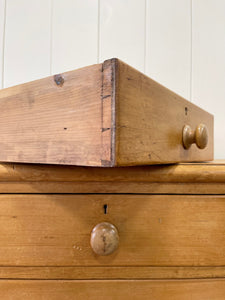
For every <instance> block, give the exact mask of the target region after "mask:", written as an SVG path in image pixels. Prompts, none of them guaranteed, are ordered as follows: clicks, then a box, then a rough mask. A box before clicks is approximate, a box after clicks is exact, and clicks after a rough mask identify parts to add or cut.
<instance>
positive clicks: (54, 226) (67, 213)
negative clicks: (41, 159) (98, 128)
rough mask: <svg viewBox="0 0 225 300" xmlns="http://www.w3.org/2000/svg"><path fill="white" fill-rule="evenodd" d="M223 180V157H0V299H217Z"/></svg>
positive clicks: (222, 270)
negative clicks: (103, 163)
mask: <svg viewBox="0 0 225 300" xmlns="http://www.w3.org/2000/svg"><path fill="white" fill-rule="evenodd" d="M224 183H225V163H223V162H222V161H214V162H212V163H199V164H198V163H195V164H191V163H190V164H177V165H165V166H148V167H124V168H91V167H72V166H69V167H65V166H52V165H49V166H44V165H24V164H1V165H0V193H1V195H0V278H1V280H0V298H1V299H60V300H61V299H157V300H162V299H163V300H164V299H173V300H178V299H179V300H180V299H184V300H186V299H191V300H201V299H202V300H203V299H204V300H212V299H213V300H220V299H221V300H222V299H223V300H224V299H225V280H224V278H225V267H224V265H225V184H224ZM101 223H103V225H101V226H100V227H98V226H97V232H100V233H102V234H100V235H98V239H97V238H96V236H95V235H93V231H92V230H93V228H94V227H95V226H96V225H98V224H101ZM105 224H108V225H107V226H112V227H109V228H107V226H106V227H104V226H105ZM109 224H111V225H109ZM113 226H114V227H113ZM112 228H115V230H116V231H117V232H116V231H113V230H112ZM98 230H99V231H98ZM110 230H111V231H110ZM115 234H118V236H116V239H115ZM91 238H92V244H91V243H90V239H91ZM95 247H97V250H96V248H95ZM93 249H94V250H95V251H93ZM108 249H109V250H110V251H111V252H112V253H111V254H109V255H104V254H107V253H106V252H107V251H108ZM96 251H97V252H96ZM104 251H105V252H104ZM110 251H109V252H110Z"/></svg>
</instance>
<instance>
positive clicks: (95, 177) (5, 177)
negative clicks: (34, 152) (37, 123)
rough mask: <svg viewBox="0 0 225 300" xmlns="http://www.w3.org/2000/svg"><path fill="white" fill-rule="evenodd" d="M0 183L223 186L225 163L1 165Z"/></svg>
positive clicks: (219, 161)
mask: <svg viewBox="0 0 225 300" xmlns="http://www.w3.org/2000/svg"><path fill="white" fill-rule="evenodd" d="M0 182H149V183H150V182H156V183H163V182H167V183H173V182H176V183H179V182H180V183H182V182H190V183H193V182H194V183H207V182H210V183H213V182H214V183H224V182H225V160H215V161H212V162H205V163H182V164H173V165H154V166H142V167H116V168H101V167H77V166H76V167H74V166H56V165H41V164H12V163H2V164H0Z"/></svg>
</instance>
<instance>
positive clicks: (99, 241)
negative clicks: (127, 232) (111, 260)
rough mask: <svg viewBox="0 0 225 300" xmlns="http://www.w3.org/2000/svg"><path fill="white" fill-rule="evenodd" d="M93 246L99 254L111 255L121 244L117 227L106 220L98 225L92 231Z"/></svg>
mask: <svg viewBox="0 0 225 300" xmlns="http://www.w3.org/2000/svg"><path fill="white" fill-rule="evenodd" d="M90 243H91V248H92V250H93V251H94V252H95V253H96V254H98V255H109V254H111V253H113V252H114V251H115V250H116V249H117V248H118V245H119V234H118V231H117V229H116V227H115V226H114V225H112V224H110V223H107V222H104V223H100V224H98V225H96V226H95V227H94V228H93V230H92V232H91V241H90Z"/></svg>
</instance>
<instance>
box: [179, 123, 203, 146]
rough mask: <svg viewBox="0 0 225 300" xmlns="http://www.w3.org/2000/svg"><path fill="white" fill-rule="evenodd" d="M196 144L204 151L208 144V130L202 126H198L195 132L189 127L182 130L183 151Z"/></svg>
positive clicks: (186, 126)
mask: <svg viewBox="0 0 225 300" xmlns="http://www.w3.org/2000/svg"><path fill="white" fill-rule="evenodd" d="M194 143H196V145H197V147H198V148H200V149H204V148H205V147H206V146H207V144H208V130H207V127H206V126H205V125H204V124H199V125H198V126H197V128H196V130H195V131H193V130H192V129H191V127H190V126H189V125H185V126H184V128H183V145H184V148H185V149H188V148H190V146H191V144H194Z"/></svg>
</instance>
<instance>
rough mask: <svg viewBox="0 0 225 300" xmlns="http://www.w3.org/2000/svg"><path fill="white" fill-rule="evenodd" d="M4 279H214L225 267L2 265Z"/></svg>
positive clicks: (221, 276)
mask: <svg viewBox="0 0 225 300" xmlns="http://www.w3.org/2000/svg"><path fill="white" fill-rule="evenodd" d="M0 278H1V279H45V280H49V279H58V280H60V279H76V280H79V279H88V280H90V279H105V280H108V279H203V278H204V279H207V278H208V279H210V278H211V279H212V278H215V279H216V278H225V267H154V266H141V267H140V266H133V267H132V266H129V267H128V266H122V267H118V266H110V267H107V266H92V267H88V266H85V267H84V266H76V267H66V266H64V267H18V266H17V267H0Z"/></svg>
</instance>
